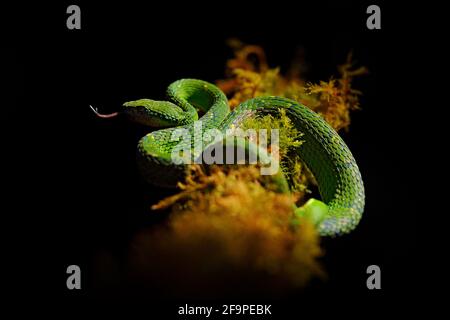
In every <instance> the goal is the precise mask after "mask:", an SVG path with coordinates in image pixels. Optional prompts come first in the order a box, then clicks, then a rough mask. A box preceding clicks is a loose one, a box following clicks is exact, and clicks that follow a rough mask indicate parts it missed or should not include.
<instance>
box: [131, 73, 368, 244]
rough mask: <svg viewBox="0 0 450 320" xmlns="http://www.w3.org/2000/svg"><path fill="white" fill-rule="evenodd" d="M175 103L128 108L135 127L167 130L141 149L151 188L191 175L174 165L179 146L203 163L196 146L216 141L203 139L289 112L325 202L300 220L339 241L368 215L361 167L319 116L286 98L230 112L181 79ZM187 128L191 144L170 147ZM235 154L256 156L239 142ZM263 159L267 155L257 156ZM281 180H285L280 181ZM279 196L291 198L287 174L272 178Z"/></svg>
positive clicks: (221, 97) (197, 83)
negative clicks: (199, 124)
mask: <svg viewBox="0 0 450 320" xmlns="http://www.w3.org/2000/svg"><path fill="white" fill-rule="evenodd" d="M167 93H168V97H169V99H170V100H171V101H172V102H167V101H155V100H149V99H141V100H136V101H131V102H127V103H125V104H124V107H125V111H124V112H125V113H126V114H127V115H128V116H129V117H130V118H131V119H132V120H134V121H136V122H139V123H141V124H145V125H149V126H152V127H159V128H165V129H161V130H157V131H154V132H151V133H149V134H147V135H146V136H144V137H143V138H142V139H141V140H140V141H139V144H138V152H137V154H138V166H139V168H140V171H141V173H142V175H143V177H144V178H145V179H146V180H147V181H148V182H150V183H152V184H154V185H158V186H163V187H173V186H175V185H176V184H177V182H178V181H182V180H183V178H184V177H185V175H186V165H184V164H176V163H174V161H173V160H172V157H171V156H172V150H173V149H174V147H175V146H177V148H178V147H180V146H181V147H182V149H184V148H183V147H187V148H188V149H192V154H191V155H192V159H198V158H199V157H201V153H202V151H203V150H204V148H203V150H196V149H195V148H194V145H195V143H197V144H198V143H201V144H202V145H203V146H204V147H206V146H208V144H210V143H211V140H210V139H209V138H208V137H206V136H205V135H204V134H203V133H204V132H206V130H208V129H218V130H220V131H221V132H222V133H225V131H226V130H227V129H230V128H233V127H239V126H240V125H241V124H242V123H243V121H244V120H246V119H248V117H256V116H262V115H265V114H273V115H277V114H279V112H280V109H281V108H282V109H285V111H286V115H287V116H288V117H289V118H290V119H291V121H292V122H293V123H294V125H295V126H296V128H297V129H298V130H299V131H300V132H302V133H303V134H304V135H303V136H302V138H303V140H304V143H303V144H302V145H301V147H299V148H298V153H299V156H300V157H301V159H302V161H303V162H304V163H305V164H306V165H307V166H308V168H309V169H310V170H311V172H312V173H313V174H314V176H315V178H316V180H317V182H318V187H319V192H320V195H321V197H322V200H323V202H322V201H320V200H316V199H310V200H309V201H308V202H307V203H306V204H305V205H304V206H302V207H301V208H296V209H295V214H297V215H300V216H303V215H307V216H309V217H310V218H311V219H312V220H313V221H314V222H315V223H316V224H317V228H318V231H319V234H320V235H322V236H335V235H340V234H343V233H348V232H350V231H351V230H353V229H354V228H355V227H356V225H357V224H358V222H359V220H360V219H361V216H362V212H363V209H364V186H363V182H362V179H361V174H360V172H359V169H358V166H357V164H356V162H355V159H354V158H353V155H352V154H351V152H350V150H349V149H348V147H347V145H346V144H345V143H344V141H343V140H342V139H341V138H340V136H339V135H338V134H337V133H336V131H334V129H333V128H332V127H330V125H328V124H327V123H326V122H325V121H324V120H323V119H322V118H321V117H320V116H319V115H318V114H316V113H315V112H313V111H311V110H310V109H308V108H307V107H305V106H303V105H301V104H299V103H297V102H295V101H292V100H289V99H285V98H281V97H258V98H254V99H251V100H248V101H246V102H243V103H241V104H240V105H239V106H238V107H237V108H236V109H234V110H233V111H232V112H230V109H229V106H228V101H227V98H226V96H225V94H224V93H223V92H222V91H221V90H220V89H219V88H217V87H216V86H215V85H213V84H210V83H208V82H205V81H201V80H194V79H182V80H178V81H176V82H174V83H172V84H171V85H170V86H169V87H168V91H167ZM197 110H200V111H202V112H203V113H204V115H203V116H202V117H201V118H200V120H201V122H202V131H201V132H200V134H198V132H197V134H194V131H195V130H194V122H195V121H196V120H198V115H197ZM179 128H184V129H186V130H188V131H189V132H190V134H191V137H192V138H191V139H190V141H182V142H180V141H176V140H175V141H171V137H172V134H173V133H174V130H176V129H179ZM237 142H238V143H237V146H235V147H236V148H239V147H241V148H244V149H246V150H249V149H253V150H257V149H258V147H257V146H256V145H254V144H253V143H251V142H248V141H245V140H242V139H238V140H237ZM257 151H258V152H260V153H261V154H264V152H265V150H260V149H259V150H257ZM280 175H281V176H280ZM273 180H274V181H276V183H277V184H278V185H279V186H280V188H279V191H280V192H289V188H287V187H286V186H287V182H286V179H285V178H284V177H283V176H282V174H280V173H279V174H276V175H275V176H273Z"/></svg>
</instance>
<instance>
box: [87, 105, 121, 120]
mask: <svg viewBox="0 0 450 320" xmlns="http://www.w3.org/2000/svg"><path fill="white" fill-rule="evenodd" d="M89 107H91V109H92V111H94V113H95V114H96V115H97V117H99V118H104V119H106V118H113V117H115V116H117V115H118V114H119V113H118V112H113V113H110V114H101V113H99V112H98V111H97V108H94V107H93V106H91V105H89Z"/></svg>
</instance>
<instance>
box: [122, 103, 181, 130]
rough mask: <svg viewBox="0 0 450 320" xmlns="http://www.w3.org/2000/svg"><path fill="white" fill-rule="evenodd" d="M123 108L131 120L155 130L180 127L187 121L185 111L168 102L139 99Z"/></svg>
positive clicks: (124, 105) (125, 104)
mask: <svg viewBox="0 0 450 320" xmlns="http://www.w3.org/2000/svg"><path fill="white" fill-rule="evenodd" d="M123 107H124V113H125V114H126V115H127V117H128V118H129V119H130V120H132V121H134V122H137V123H140V124H143V125H146V126H150V127H153V128H167V127H175V126H179V125H182V124H183V120H184V119H185V115H184V112H183V110H182V109H181V108H180V107H178V106H177V105H175V104H173V103H171V102H168V101H157V100H150V99H139V100H135V101H129V102H125V103H124V104H123Z"/></svg>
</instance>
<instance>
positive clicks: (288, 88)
mask: <svg viewBox="0 0 450 320" xmlns="http://www.w3.org/2000/svg"><path fill="white" fill-rule="evenodd" d="M230 45H231V46H232V48H233V49H234V51H235V53H234V54H235V57H234V58H233V59H230V60H229V61H228V62H227V74H228V78H227V79H224V80H219V81H218V82H217V85H218V86H219V87H220V88H221V89H222V90H223V91H224V92H225V93H226V94H227V95H229V96H230V106H231V107H232V108H234V107H236V106H237V105H239V104H240V103H241V102H244V101H246V100H248V99H251V98H254V97H258V96H264V95H275V96H281V97H286V98H290V99H293V100H296V101H298V102H300V103H302V104H304V105H306V106H307V107H309V108H311V109H312V110H314V111H316V112H318V113H319V114H321V115H322V116H323V117H324V119H325V120H326V121H327V122H328V123H329V124H330V125H331V126H332V127H333V128H335V129H336V130H340V129H342V128H348V126H349V125H350V111H351V110H355V109H357V108H358V106H359V95H360V94H361V92H360V91H358V90H355V89H353V88H352V85H351V83H352V80H353V78H354V77H355V76H359V75H362V74H365V73H367V69H366V68H365V67H359V68H356V69H355V68H354V64H353V62H352V54H351V53H350V54H349V55H348V57H347V61H346V62H345V63H344V64H343V65H341V66H339V67H338V71H339V75H340V76H339V77H338V78H336V79H333V78H332V79H330V80H329V81H321V82H320V83H318V84H313V83H307V82H305V80H303V79H302V78H301V77H300V72H298V68H299V67H301V66H299V65H296V66H295V67H296V68H297V69H296V70H290V71H289V72H288V74H289V76H283V75H281V74H280V70H279V68H269V66H268V64H267V59H266V56H265V54H264V51H263V49H262V48H261V47H259V46H254V45H244V44H242V43H241V42H239V41H237V40H231V41H230Z"/></svg>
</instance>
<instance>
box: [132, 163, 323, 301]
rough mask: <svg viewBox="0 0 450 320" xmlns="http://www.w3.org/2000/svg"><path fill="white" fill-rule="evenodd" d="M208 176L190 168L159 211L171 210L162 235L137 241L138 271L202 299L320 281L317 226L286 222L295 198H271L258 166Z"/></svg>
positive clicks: (157, 233) (273, 195)
mask: <svg viewBox="0 0 450 320" xmlns="http://www.w3.org/2000/svg"><path fill="white" fill-rule="evenodd" d="M210 170H211V172H209V173H206V172H204V170H203V169H202V168H201V167H199V166H192V172H191V174H190V175H189V178H188V179H187V181H186V183H185V184H183V185H182V186H181V187H182V192H181V193H180V194H178V195H176V196H174V197H172V198H168V199H166V200H164V201H163V202H161V203H160V204H158V205H157V207H159V208H161V207H166V206H169V205H171V204H173V203H174V202H175V203H176V205H175V207H174V210H173V212H172V214H171V216H170V218H169V221H168V228H167V229H163V230H161V229H157V230H156V231H155V232H154V233H150V234H149V233H145V235H142V236H141V237H140V238H138V239H137V240H136V243H135V244H136V245H135V246H134V247H135V248H139V250H138V251H135V252H134V253H135V254H134V257H135V259H136V260H135V262H136V265H137V266H138V267H139V269H138V271H139V270H140V271H141V272H143V273H146V274H150V276H151V277H153V276H154V278H151V281H153V282H156V283H160V284H161V285H162V286H164V287H165V288H166V289H167V288H169V290H170V289H172V290H174V291H177V292H179V291H180V290H181V291H183V292H190V293H192V291H193V290H194V291H196V292H197V291H200V292H202V293H203V294H206V292H203V291H202V290H207V291H208V290H212V291H214V293H216V294H217V291H220V292H224V291H223V290H225V291H226V290H235V291H237V293H239V292H240V291H242V292H244V291H245V292H248V293H255V292H253V291H254V290H255V285H258V286H259V287H258V288H259V289H258V290H263V291H264V290H265V291H268V292H273V291H277V290H281V291H285V290H286V289H292V288H295V287H298V286H303V285H305V284H306V283H307V282H308V281H309V280H310V279H311V277H314V276H322V275H324V274H323V271H322V269H321V267H320V264H319V263H318V261H317V258H318V257H319V256H320V255H321V249H320V246H319V238H318V236H317V233H316V230H315V228H314V226H313V225H312V224H310V223H309V221H307V220H304V221H302V222H301V224H300V226H298V227H293V226H292V224H291V223H290V222H291V219H292V212H293V211H292V208H293V204H294V199H293V198H292V196H290V195H286V194H279V193H275V192H272V191H268V190H267V188H265V187H264V184H263V183H262V182H261V180H260V179H261V175H260V173H259V170H258V169H257V168H256V167H255V166H240V167H238V168H236V167H235V168H228V169H224V168H223V167H212V168H210ZM152 275H153V276H152ZM180 275H182V279H180V278H179V277H180ZM261 286H262V287H261ZM206 287H207V288H206ZM197 293H198V292H197ZM214 293H212V294H214Z"/></svg>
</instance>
